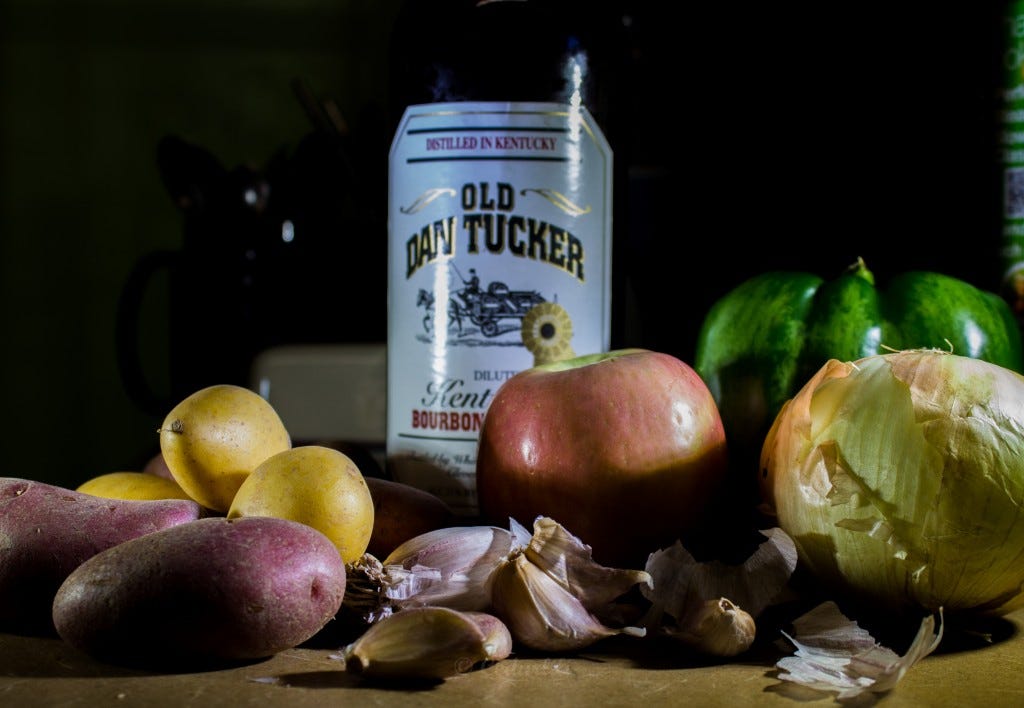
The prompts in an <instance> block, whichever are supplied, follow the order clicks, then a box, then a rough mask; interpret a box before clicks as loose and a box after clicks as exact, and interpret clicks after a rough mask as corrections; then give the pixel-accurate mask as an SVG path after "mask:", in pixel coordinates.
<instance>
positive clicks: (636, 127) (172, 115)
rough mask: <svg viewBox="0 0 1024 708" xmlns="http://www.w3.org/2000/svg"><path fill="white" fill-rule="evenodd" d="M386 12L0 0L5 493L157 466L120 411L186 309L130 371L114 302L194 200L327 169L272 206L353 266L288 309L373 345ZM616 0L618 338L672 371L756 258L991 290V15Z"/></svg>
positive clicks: (0, 462) (167, 303) (152, 445)
mask: <svg viewBox="0 0 1024 708" xmlns="http://www.w3.org/2000/svg"><path fill="white" fill-rule="evenodd" d="M397 5H398V3H397V2H396V1H395V0H380V1H375V2H372V3H369V2H356V1H355V0H333V1H331V0H291V1H287V0H261V1H259V2H255V1H250V2H241V1H239V2H230V1H229V0H179V1H178V2H170V1H169V0H158V1H156V2H146V3H139V2H130V1H129V0H102V1H101V0H82V1H81V2H57V1H56V0H4V1H3V2H2V3H0V341H2V344H0V396H2V405H0V446H2V448H0V475H4V476H20V477H29V478H34V479H40V480H46V481H53V482H57V483H62V484H68V485H77V484H78V483H80V482H81V481H84V480H85V479H87V478H89V477H92V476H95V475H97V474H101V473H104V472H109V471H114V470H119V469H135V468H139V467H141V465H142V464H143V463H144V461H145V460H146V459H147V458H148V457H149V456H150V455H151V454H153V453H154V452H155V451H156V449H157V436H156V433H155V429H156V427H157V426H158V424H159V423H160V421H161V420H162V415H161V412H165V411H163V409H162V408H161V405H162V403H161V402H160V401H159V400H148V401H147V400H140V399H139V398H138V397H133V395H132V394H133V392H134V388H137V387H139V386H142V385H144V386H145V387H146V388H147V389H151V390H152V391H155V392H156V394H157V397H158V398H159V394H161V392H163V393H166V392H167V391H168V390H169V387H170V383H169V377H170V374H169V371H170V368H171V364H172V360H173V359H174V354H173V353H172V347H173V344H172V342H171V340H172V335H171V329H172V323H171V321H170V317H169V315H168V312H169V311H170V308H171V301H172V300H175V301H178V302H181V300H180V298H181V297H183V296H182V295H181V294H180V293H179V294H177V295H175V294H174V292H173V291H172V290H171V289H170V286H171V282H170V278H169V277H167V276H166V274H164V275H157V276H156V277H155V278H154V279H153V280H152V281H151V284H150V285H149V286H148V287H147V288H146V289H145V291H144V294H143V295H142V298H141V300H140V302H139V305H140V312H141V315H142V317H141V320H140V324H139V326H138V331H137V332H130V334H132V340H133V341H136V340H137V341H138V342H140V349H139V350H140V356H139V357H138V363H139V370H138V371H136V372H135V376H136V380H134V381H133V380H130V379H132V376H131V374H130V373H129V374H128V375H127V379H129V380H126V374H125V371H124V366H123V365H120V366H119V357H118V348H117V346H116V345H117V341H118V337H119V336H121V337H124V336H125V330H124V328H123V327H119V326H118V316H117V313H118V307H119V301H120V299H121V296H122V293H123V292H124V290H125V287H126V285H127V284H128V283H129V282H130V276H131V274H132V272H133V268H134V267H135V266H136V264H137V263H139V262H140V261H142V260H144V259H145V258H146V257H147V254H151V253H153V252H172V253H173V252H175V251H178V250H180V249H181V248H182V246H183V244H184V242H185V233H186V231H187V228H188V227H189V225H190V223H191V222H190V218H192V216H194V214H195V213H196V212H195V208H196V204H197V200H199V201H203V200H207V202H209V203H212V202H215V201H216V198H217V193H216V190H215V189H213V187H212V186H211V185H214V184H220V185H222V186H223V185H224V184H231V185H232V188H233V189H236V190H237V189H243V188H244V187H245V184H249V183H245V182H244V180H250V182H251V184H252V185H255V186H256V187H259V186H260V184H262V183H261V181H260V180H262V179H265V178H267V175H272V176H273V177H274V179H282V180H283V177H282V175H285V174H291V176H292V177H293V178H294V177H295V170H296V169H297V168H296V167H295V166H296V165H303V166H304V167H303V169H304V170H305V171H304V172H302V174H304V175H307V176H308V175H311V174H312V175H320V176H321V177H322V179H320V180H317V179H312V180H307V183H306V184H305V188H304V189H303V190H300V191H301V194H300V195H293V197H294V200H293V203H292V208H293V209H295V210H297V212H296V213H299V214H300V215H305V217H306V218H309V219H312V218H314V217H317V218H320V219H321V222H327V223H330V224H331V226H332V228H337V229H338V230H339V232H341V233H344V237H345V251H344V253H339V254H338V255H337V258H332V259H327V260H328V262H329V264H330V265H331V268H330V269H329V270H328V271H326V272H323V273H317V274H316V276H317V277H316V278H307V279H306V280H310V281H312V280H318V281H324V282H327V281H329V285H330V292H331V293H332V294H331V298H334V299H330V300H327V299H319V300H318V299H316V298H313V299H311V300H308V301H307V302H313V303H314V304H312V305H310V306H309V307H307V308H303V310H304V311H306V310H308V311H309V312H310V313H311V317H310V318H309V323H310V324H309V326H310V327H312V328H314V329H316V331H317V335H318V336H321V337H322V338H324V339H328V340H338V341H347V340H353V341H356V340H370V341H372V340H375V339H377V338H378V337H379V336H382V334H381V333H382V332H383V325H384V322H383V316H382V314H381V313H383V302H384V293H385V283H384V282H383V279H382V277H378V275H382V274H383V273H384V268H385V264H384V262H383V258H382V257H381V258H380V259H379V260H374V258H375V254H377V253H383V251H382V250H381V249H382V248H383V247H384V243H385V238H386V235H385V232H384V223H383V221H382V213H383V211H382V210H383V208H384V207H385V206H386V185H385V184H384V182H383V177H384V175H385V172H384V168H385V166H386V157H387V156H386V152H387V145H388V142H389V140H390V135H389V131H390V124H389V122H388V119H387V117H386V116H385V113H384V110H385V109H384V108H383V106H385V105H386V98H387V82H388V78H387V66H386V59H387V52H388V47H389V36H388V32H389V28H390V24H391V21H392V18H393V17H394V14H395V12H396V11H397ZM627 5H628V9H629V11H630V14H631V16H632V20H633V21H632V24H631V26H630V33H631V40H630V42H631V51H632V56H633V60H634V62H635V66H634V71H635V73H634V75H633V77H632V80H631V82H630V86H631V87H632V95H631V96H629V97H628V98H627V100H628V105H629V109H630V120H629V126H630V128H629V130H628V132H627V135H626V136H625V138H626V140H625V142H624V143H620V147H622V150H621V151H617V153H616V155H617V157H621V156H625V159H627V160H628V162H629V166H630V175H631V180H630V183H631V199H630V206H629V212H628V213H626V214H620V215H619V218H620V220H621V221H625V222H627V223H628V229H627V231H628V236H626V237H627V238H629V239H630V241H631V244H632V246H631V248H632V249H633V251H634V252H635V253H637V254H640V255H639V257H638V258H637V268H638V270H639V271H640V272H642V273H643V277H642V278H641V281H640V282H641V286H640V287H639V288H638V295H639V306H640V311H641V312H642V313H643V322H642V327H640V328H638V329H634V330H633V331H634V337H635V342H634V343H636V344H640V345H643V346H649V347H652V348H658V349H663V350H666V351H670V352H672V353H674V354H676V355H678V356H680V357H681V358H683V359H684V360H691V359H692V346H693V342H694V339H695V336H696V330H697V328H698V327H699V323H700V320H701V318H702V316H703V314H704V312H705V311H706V309H707V307H708V306H710V304H711V303H712V302H713V300H714V299H715V298H716V297H718V296H720V295H722V294H724V293H725V292H726V291H727V290H728V289H729V288H731V287H734V286H735V285H736V284H738V283H739V282H740V280H742V279H743V278H745V277H747V276H749V275H753V274H755V273H758V272H761V271H762V270H767V269H769V268H791V269H802V270H807V269H809V270H815V271H818V272H819V273H820V274H822V275H825V276H828V275H832V274H836V273H838V272H839V271H840V270H842V269H843V268H844V267H845V266H846V265H848V264H850V263H851V262H853V261H854V260H855V259H856V258H857V256H862V257H864V258H865V259H866V260H867V262H868V265H869V267H871V268H872V269H873V270H875V272H876V275H878V277H879V279H880V280H881V281H883V282H884V279H885V278H886V277H887V276H888V275H889V274H891V273H894V272H898V271H901V270H907V269H916V268H924V269H934V270H941V271H945V272H948V273H950V274H953V275H957V276H959V277H963V278H965V279H968V280H971V281H972V282H975V283H976V284H978V285H980V286H983V287H985V288H986V289H993V290H994V289H997V288H998V287H999V282H998V267H999V263H998V257H997V253H998V247H999V242H998V228H997V223H996V215H997V211H996V210H997V207H998V187H997V186H996V185H997V183H996V182H995V181H994V180H995V177H996V171H995V166H996V163H995V160H996V147H997V138H998V135H997V130H996V120H995V119H996V101H995V89H996V87H997V85H998V81H999V74H998V69H997V59H998V51H997V50H998V41H997V39H998V37H999V36H1000V34H999V25H998V22H997V20H996V16H997V11H996V10H994V9H992V8H991V7H989V4H988V3H966V2H965V3H952V4H949V5H940V6H936V5H934V4H931V5H930V4H927V3H861V4H857V5H853V6H849V5H848V6H842V7H839V6H829V5H821V4H819V5H816V6H814V7H813V8H812V9H807V8H800V9H796V8H793V9H779V8H778V7H776V6H772V5H770V4H765V3H757V4H755V3H749V4H744V3H686V4H681V3H680V4H671V5H672V9H671V11H669V10H666V9H665V8H664V7H663V5H669V4H667V3H666V4H661V3H655V2H634V3H627ZM897 5H898V7H896V6H897ZM719 6H720V7H719ZM438 41H453V40H452V38H447V39H446V38H438ZM510 44H514V43H510ZM521 50H523V51H526V50H528V46H521ZM296 80H299V81H300V82H301V85H302V86H303V87H304V89H305V90H306V91H307V92H308V94H309V95H311V96H313V97H314V99H315V101H316V102H317V103H318V105H320V106H321V107H323V105H324V102H330V103H333V104H334V105H335V106H336V107H337V108H338V110H339V112H340V114H341V115H342V116H343V118H344V124H343V132H342V133H338V132H337V129H338V126H339V123H337V122H334V123H330V122H328V123H327V124H326V125H327V127H326V128H325V124H324V123H322V122H320V123H318V120H322V116H321V117H320V118H319V119H318V118H317V116H316V115H314V114H313V113H311V112H310V108H309V105H304V104H303V102H302V101H301V100H300V97H299V92H297V91H296V87H295V83H294V82H295V81H296ZM167 136H175V137H176V138H178V139H180V140H181V141H183V144H184V145H186V146H192V147H195V148H198V150H197V151H196V152H194V153H188V155H191V158H190V159H193V161H192V162H188V161H187V160H186V163H187V164H186V167H187V169H186V167H182V166H181V164H178V165H177V166H178V168H179V174H180V173H181V172H187V173H189V174H192V175H206V177H207V181H206V182H203V180H202V179H201V178H197V179H195V180H192V181H189V180H184V181H182V180H178V181H174V180H168V175H167V174H166V172H162V170H161V168H160V167H159V166H158V146H159V145H160V143H161V140H162V139H163V138H165V137H167ZM179 147H181V145H179ZM177 154H178V156H179V157H181V155H183V154H185V153H177ZM200 158H202V159H200ZM182 159H184V158H182ZM203 159H205V160H206V162H203ZM243 167H244V168H247V170H248V171H246V169H242V168H243ZM334 168H337V169H336V170H335V169H334ZM204 169H205V170H206V171H205V172H204V171H203V170H204ZM289 169H291V170H293V172H291V173H289V172H288V171H289ZM218 170H219V171H218ZM211 175H213V176H211ZM214 176H216V179H214ZM231 180H234V182H232V181H231ZM240 180H241V181H240ZM291 183H292V184H295V183H296V180H293V181H292V182H291ZM240 185H241V186H240ZM317 185H320V187H321V188H325V187H329V188H330V189H335V190H336V191H335V192H334V193H336V194H338V195H340V196H339V204H338V209H337V211H336V212H334V211H331V210H330V209H328V210H327V213H313V212H315V208H314V207H316V206H319V207H320V208H324V199H325V197H324V194H326V193H329V190H327V189H323V193H322V194H320V195H319V198H320V201H319V202H315V203H314V202H313V197H315V196H317V195H316V194H315V192H316V189H317ZM256 194H257V195H259V194H260V193H259V191H258V190H257V192H256ZM311 194H312V195H313V197H311V196H309V195H311ZM303 195H305V196H303ZM221 196H222V195H221ZM303 199H305V201H303ZM251 216H252V214H251V213H250V214H249V215H248V217H246V218H249V217H251ZM254 228H262V227H254ZM227 230H229V229H227V228H225V231H227ZM301 233H306V232H305V231H301ZM620 233H621V232H620ZM210 238H212V236H211V237H210ZM232 238H236V239H237V238H238V236H237V234H235V235H233V236H232ZM229 240H230V239H229V238H228V236H225V241H229ZM261 243H262V242H261ZM237 246H238V244H237V243H236V244H234V246H233V247H237ZM268 248H269V247H268ZM257 250H258V249H257ZM228 252H231V253H236V255H237V253H243V254H244V249H243V250H242V251H237V250H236V251H230V249H228ZM257 256H258V257H257V258H256V261H258V263H259V264H264V263H271V264H272V263H277V264H278V267H279V268H285V267H287V262H286V260H284V259H282V258H279V257H278V254H275V253H273V252H270V251H266V250H258V253H257ZM321 260H325V259H321ZM236 265H237V264H236ZM250 266H251V267H256V266H252V264H251V263H250V264H249V265H248V266H238V267H239V268H243V269H244V268H247V267H250ZM224 267H225V268H227V270H225V271H224V272H225V273H227V274H228V275H229V276H230V277H232V278H244V277H254V273H255V277H256V278H257V280H259V279H261V278H266V277H268V276H267V273H266V271H248V270H247V271H245V272H244V273H241V274H239V273H236V272H234V271H231V270H230V268H228V267H227V266H224ZM367 281H368V282H369V285H367V284H366V282H367ZM260 282H263V281H262V280H260ZM296 282H298V281H296ZM355 283H360V285H359V289H358V291H357V290H356V285H355ZM296 287H298V286H296ZM284 290H286V288H280V287H279V288H277V292H282V291H284ZM357 294H361V297H362V298H363V299H362V300H358V301H357V300H354V299H353V298H354V297H355V296H356V295H357ZM176 298H178V299H176ZM352 302H361V303H363V304H362V305H361V306H358V307H357V306H353V305H351V303H352ZM346 303H349V304H348V305H346ZM250 304H251V303H250ZM244 306H247V305H239V304H238V303H232V302H230V299H228V300H216V301H214V302H208V303H207V304H206V306H205V307H204V308H202V309H203V310H204V313H206V314H207V315H208V314H209V313H213V314H214V315H216V316H219V317H220V318H221V320H222V321H223V322H224V323H225V326H226V327H230V326H232V325H231V323H232V322H233V321H236V320H238V319H239V318H245V317H249V318H252V317H255V318H257V320H259V318H260V317H261V316H262V317H264V319H263V320H259V321H261V322H263V323H264V325H265V326H264V328H263V329H264V332H273V331H275V330H276V331H278V332H282V331H285V330H287V326H286V324H285V323H284V321H283V320H280V319H275V318H279V317H281V314H280V312H275V313H273V314H272V315H268V314H267V312H268V311H267V310H266V309H259V308H257V310H256V311H255V312H251V311H245V312H243V311H242V309H241V308H243V307H244ZM261 313H262V314H261ZM196 316H197V317H199V316H200V315H199V314H197V315H196ZM268 336H270V335H269V334H268ZM210 356H211V358H214V356H215V352H210ZM122 363H123V361H122ZM140 377H141V379H140Z"/></svg>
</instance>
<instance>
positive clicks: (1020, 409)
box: [761, 350, 1024, 614]
mask: <svg viewBox="0 0 1024 708" xmlns="http://www.w3.org/2000/svg"><path fill="white" fill-rule="evenodd" d="M761 485H762V494H763V495H764V499H765V502H766V506H767V508H768V511H769V512H772V513H774V514H775V516H776V517H777V523H778V525H779V527H780V528H782V529H783V530H784V531H785V532H786V533H787V534H789V535H790V536H791V537H792V538H793V540H794V542H795V543H796V546H797V552H798V554H799V562H800V563H801V564H802V565H803V566H804V568H805V569H806V570H807V571H809V573H810V574H811V576H812V577H814V578H815V579H817V580H818V581H820V582H821V583H822V584H823V585H824V586H826V587H828V588H830V589H832V590H836V591H839V592H842V593H845V594H847V595H848V596H850V597H851V598H856V599H857V600H859V601H863V602H865V603H869V604H872V605H875V606H877V607H879V608H880V609H891V610H905V609H908V608H915V609H924V610H927V611H931V612H934V611H936V610H938V609H940V608H944V609H945V611H946V613H947V614H949V613H952V612H968V611H972V612H989V613H996V614H999V613H1002V612H1005V611H1006V610H1007V609H1009V607H1010V606H1009V605H1007V604H1006V603H1008V602H1009V601H1010V600H1011V599H1013V598H1014V597H1015V596H1017V595H1019V594H1020V592H1021V587H1022V584H1024V514H1022V511H1021V509H1022V504H1024V376H1021V375H1019V374H1017V373H1015V372H1013V371H1010V370H1009V369H1005V368H1002V367H999V366H996V365H994V364H990V363H987V362H984V361H981V360H978V359H972V358H967V357H962V356H957V355H954V354H950V353H947V352H941V351H936V350H912V351H905V352H894V353H889V354H881V355H876V356H870V357H867V358H864V359H860V360H858V361H855V362H840V361H836V360H832V361H829V362H828V363H827V364H825V366H823V367H822V368H821V369H820V370H819V371H818V372H817V374H815V376H814V377H813V378H812V379H811V380H810V381H808V382H807V383H806V384H805V385H804V387H803V388H802V389H801V390H800V391H799V392H798V393H797V394H796V396H795V397H794V398H793V399H792V400H790V401H789V402H788V403H787V404H786V405H785V406H784V407H783V409H782V410H781V411H780V412H779V415H778V416H777V417H776V419H775V421H774V424H773V426H772V428H771V430H770V431H769V433H768V435H767V437H766V438H765V442H764V447H763V449H762V452H761Z"/></svg>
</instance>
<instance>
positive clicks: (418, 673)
mask: <svg viewBox="0 0 1024 708" xmlns="http://www.w3.org/2000/svg"><path fill="white" fill-rule="evenodd" d="M511 646H512V640H511V635H510V634H509V633H508V629H507V628H505V627H504V625H503V624H502V623H501V622H500V620H498V619H497V618H495V617H493V616H491V617H486V616H484V614H483V613H467V612H460V611H458V610H452V609H450V608H446V607H413V608H409V609H406V610H401V611H399V612H395V613H394V614H392V615H390V616H388V617H386V618H384V619H382V620H380V621H379V622H376V623H375V624H373V625H371V626H370V628H369V629H367V630H366V631H365V632H364V633H363V634H362V635H361V636H360V637H359V638H358V639H357V640H356V641H354V642H352V643H351V644H349V645H347V646H345V647H344V648H343V649H342V655H341V658H342V659H343V660H344V662H345V670H346V671H348V672H351V673H353V674H359V675H361V676H365V677H367V678H391V679H434V680H441V679H445V678H449V677H451V676H455V675H457V674H460V673H464V672H466V671H469V670H470V669H472V668H474V667H478V666H480V665H481V664H482V663H484V662H488V661H497V660H499V659H503V658H505V657H507V656H508V655H509V653H510V651H511Z"/></svg>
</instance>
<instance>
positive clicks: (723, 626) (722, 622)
mask: <svg viewBox="0 0 1024 708" xmlns="http://www.w3.org/2000/svg"><path fill="white" fill-rule="evenodd" d="M667 633H668V634H670V635H671V636H674V637H676V638H677V639H680V640H681V641H683V642H684V643H685V644H687V645H689V646H691V647H692V648H694V649H696V650H698V651H699V652H701V653H703V654H709V655H711V656H721V657H733V656H736V655H738V654H742V653H743V652H745V651H746V650H747V649H749V648H750V646H751V645H752V644H753V643H754V638H755V636H756V633H757V628H756V625H755V623H754V618H753V617H751V616H750V614H749V613H747V612H746V611H744V610H742V609H741V608H740V607H739V606H737V605H736V604H734V603H733V602H731V601H730V600H729V599H728V598H724V597H720V598H718V599H716V600H707V601H705V602H703V603H701V604H700V605H698V606H696V607H695V608H694V609H692V610H691V611H690V612H689V613H688V614H687V615H685V617H684V618H683V621H682V622H681V623H680V625H679V627H678V628H675V629H669V630H667Z"/></svg>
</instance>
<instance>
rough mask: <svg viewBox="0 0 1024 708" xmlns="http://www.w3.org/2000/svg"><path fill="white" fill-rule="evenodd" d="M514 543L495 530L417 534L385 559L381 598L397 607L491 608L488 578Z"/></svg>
mask: <svg viewBox="0 0 1024 708" xmlns="http://www.w3.org/2000/svg"><path fill="white" fill-rule="evenodd" d="M512 543H513V537H512V533H511V532H510V531H506V530H505V529H501V528H498V527H496V526H465V527H451V528H444V529H437V530H434V531H429V532H427V533H424V534H421V535H419V536H416V537H415V538H412V539H409V540H408V541H406V542H405V543H403V544H402V545H400V546H399V547H398V548H396V549H395V550H394V551H392V552H391V554H390V555H388V557H387V558H385V559H384V561H383V566H384V576H383V582H382V593H383V595H384V597H385V598H386V599H387V600H388V601H389V602H391V603H392V604H394V605H395V606H396V607H415V606H425V605H430V606H443V607H450V608H453V609H458V610H467V611H481V610H485V609H487V608H488V607H489V605H490V577H491V574H492V573H493V572H494V569H495V568H497V566H498V564H499V563H500V562H501V560H502V559H504V558H505V557H506V556H508V554H509V553H510V552H511V550H512Z"/></svg>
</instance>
